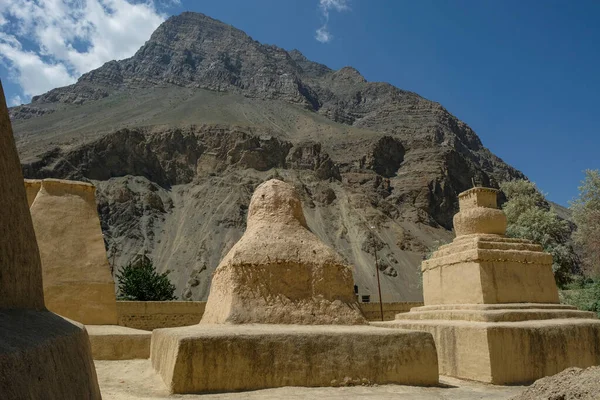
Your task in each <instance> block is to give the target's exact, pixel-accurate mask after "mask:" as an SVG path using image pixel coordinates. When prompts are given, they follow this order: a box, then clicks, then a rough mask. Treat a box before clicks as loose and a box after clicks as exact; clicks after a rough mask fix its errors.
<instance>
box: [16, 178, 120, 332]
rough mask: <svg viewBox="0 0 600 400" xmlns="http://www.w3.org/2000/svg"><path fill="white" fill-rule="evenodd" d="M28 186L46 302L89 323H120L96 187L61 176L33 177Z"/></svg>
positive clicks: (61, 312) (57, 309) (77, 319)
mask: <svg viewBox="0 0 600 400" xmlns="http://www.w3.org/2000/svg"><path fill="white" fill-rule="evenodd" d="M25 188H26V190H27V194H28V196H27V197H28V199H29V203H30V212H31V217H32V220H33V227H34V230H35V235H36V237H37V242H38V246H39V249H40V257H41V260H42V276H43V279H44V299H45V301H46V307H48V309H49V310H50V311H53V312H55V313H57V314H60V315H62V316H63V317H67V318H70V319H73V320H75V321H78V322H81V323H83V324H86V325H104V324H108V325H111V324H112V325H116V324H117V302H116V297H115V283H114V280H113V278H112V274H111V272H110V266H109V264H108V259H107V258H106V250H105V247H104V238H103V236H102V229H101V227H100V218H99V217H98V211H97V206H96V194H95V193H96V188H95V187H94V185H92V184H90V183H86V182H75V181H63V180H58V179H44V180H43V181H32V180H27V181H25ZM32 198H33V200H32Z"/></svg>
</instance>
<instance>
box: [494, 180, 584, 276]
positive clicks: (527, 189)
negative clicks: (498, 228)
mask: <svg viewBox="0 0 600 400" xmlns="http://www.w3.org/2000/svg"><path fill="white" fill-rule="evenodd" d="M500 189H501V190H502V192H503V193H504V194H505V195H506V198H507V201H506V203H504V205H503V206H502V208H503V210H504V213H505V214H506V218H507V220H508V226H507V229H506V235H507V236H509V237H515V238H522V239H529V240H531V241H533V242H535V243H539V244H541V245H542V247H543V248H544V251H547V252H548V253H550V254H552V257H553V260H554V263H553V265H552V270H553V272H554V278H555V279H556V283H557V285H558V286H560V287H563V286H564V285H565V284H567V283H568V282H570V281H571V279H572V274H573V273H575V272H576V271H577V270H578V267H579V265H578V264H579V263H578V258H577V255H576V254H575V251H574V250H573V246H572V245H571V227H570V226H569V223H568V222H567V221H565V220H563V219H561V218H559V217H558V215H557V214H556V213H555V212H554V210H552V209H551V207H550V204H549V203H548V202H547V201H546V199H545V197H544V195H543V194H542V193H540V191H539V190H538V189H537V187H536V186H535V184H534V183H532V182H529V181H526V180H522V179H519V180H514V181H510V182H504V183H502V184H501V185H500Z"/></svg>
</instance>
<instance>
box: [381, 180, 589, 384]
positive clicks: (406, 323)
mask: <svg viewBox="0 0 600 400" xmlns="http://www.w3.org/2000/svg"><path fill="white" fill-rule="evenodd" d="M497 194H498V191H497V190H495V189H488V188H480V187H478V188H473V189H471V190H468V191H466V192H463V193H461V194H460V195H459V205H460V212H459V213H458V214H456V215H455V217H454V228H455V231H456V239H454V241H453V242H452V243H451V244H448V245H445V246H442V247H440V248H439V249H438V250H437V251H436V252H435V253H434V254H433V256H432V257H431V259H429V260H427V261H424V262H423V263H422V267H421V270H422V272H423V294H424V302H425V305H424V306H423V307H418V308H413V309H412V310H411V311H410V312H409V313H404V314H398V315H397V316H396V320H395V321H390V322H377V323H373V324H374V325H377V326H385V327H397V328H405V329H415V330H420V331H426V332H431V333H432V334H433V336H434V338H435V341H436V346H437V350H438V358H439V363H440V374H443V375H450V376H454V377H458V378H464V379H471V380H477V381H483V382H490V383H494V384H518V383H528V382H532V381H534V380H536V379H538V378H541V377H544V376H548V375H553V374H556V373H558V372H560V371H562V370H563V369H565V368H567V367H574V366H576V367H587V366H591V365H598V364H600V321H599V320H597V319H595V315H594V313H591V312H584V311H578V310H576V309H575V307H571V306H567V305H561V304H559V299H558V289H557V287H556V284H555V281H554V276H553V274H552V256H551V255H550V254H547V253H545V252H543V250H542V247H541V246H540V245H538V244H535V243H532V242H530V241H527V240H523V239H514V238H507V237H505V236H504V234H505V231H506V216H505V215H504V212H503V211H502V210H499V209H498V208H497Z"/></svg>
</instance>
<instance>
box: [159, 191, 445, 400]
mask: <svg viewBox="0 0 600 400" xmlns="http://www.w3.org/2000/svg"><path fill="white" fill-rule="evenodd" d="M355 302H356V299H355V297H354V295H353V280H352V270H351V267H349V266H348V265H346V264H345V263H344V261H343V259H342V257H341V256H340V255H338V254H337V253H335V251H334V250H332V249H331V248H329V247H328V246H326V245H325V244H324V243H323V242H321V241H320V240H319V239H318V237H317V236H316V235H314V234H313V233H312V232H311V231H310V230H309V229H308V227H307V225H306V221H305V219H304V214H303V212H302V206H301V202H300V199H299V197H298V194H297V193H296V191H295V190H294V188H293V187H292V186H290V185H288V184H287V183H284V182H282V181H279V180H270V181H268V182H265V183H263V184H261V185H260V186H259V187H258V188H257V189H256V191H255V192H254V195H253V196H252V199H251V201H250V207H249V209H248V224H247V229H246V232H245V233H244V236H243V237H242V238H241V239H240V240H239V242H238V243H237V244H236V245H235V246H234V247H233V248H232V249H231V250H230V252H229V253H228V254H227V255H226V256H225V258H224V259H223V260H222V261H221V263H220V265H219V266H218V268H217V270H216V271H215V274H214V277H213V283H212V286H211V291H210V295H209V298H208V303H207V305H206V311H205V314H204V316H203V318H202V321H201V322H200V324H198V325H195V326H190V327H184V328H171V329H158V330H155V331H154V332H153V334H152V347H151V359H152V364H153V366H154V368H155V369H156V370H157V371H158V373H159V374H160V375H161V376H162V378H163V380H164V382H165V383H166V384H167V386H168V387H169V389H170V390H171V391H172V392H175V393H199V392H223V391H237V390H254V389H262V388H270V387H280V386H331V385H340V384H348V383H354V384H357V383H358V384H361V383H379V384H383V383H399V384H410V385H434V384H437V383H438V372H437V356H436V352H435V346H434V343H433V338H432V336H431V335H430V334H429V333H425V332H411V331H404V330H403V331H400V330H392V329H381V328H375V327H371V326H366V325H365V324H366V321H365V319H364V317H363V316H362V314H361V313H360V311H359V309H358V307H357V304H355Z"/></svg>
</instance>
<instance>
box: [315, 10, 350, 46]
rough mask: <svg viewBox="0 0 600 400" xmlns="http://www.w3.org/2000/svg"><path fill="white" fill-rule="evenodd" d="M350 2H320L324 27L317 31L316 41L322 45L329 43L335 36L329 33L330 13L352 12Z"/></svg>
mask: <svg viewBox="0 0 600 400" xmlns="http://www.w3.org/2000/svg"><path fill="white" fill-rule="evenodd" d="M349 3H350V0H319V10H320V11H321V15H322V17H323V25H321V27H320V28H319V29H317V31H316V35H315V39H317V40H318V41H319V42H321V43H329V42H331V40H332V39H333V35H332V34H331V32H329V29H328V27H327V24H328V23H329V13H330V11H337V12H342V11H348V10H350V5H349Z"/></svg>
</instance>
